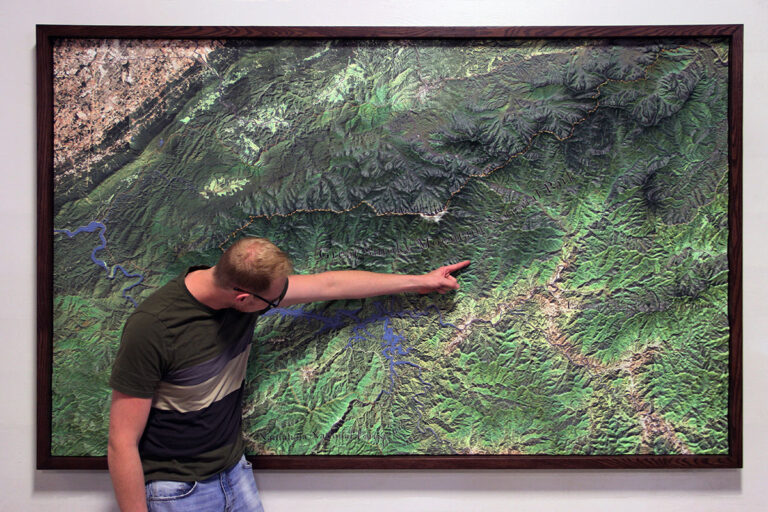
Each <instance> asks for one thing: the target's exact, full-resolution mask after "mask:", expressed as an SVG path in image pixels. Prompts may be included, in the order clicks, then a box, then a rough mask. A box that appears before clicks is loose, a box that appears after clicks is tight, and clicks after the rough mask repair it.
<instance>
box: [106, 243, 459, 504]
mask: <svg viewBox="0 0 768 512" xmlns="http://www.w3.org/2000/svg"><path fill="white" fill-rule="evenodd" d="M468 264H469V261H463V262H461V263H456V264H454V265H449V266H445V267H440V268H438V269H436V270H434V271H432V272H430V273H428V274H423V275H415V276H412V275H403V274H377V273H372V272H364V271H357V270H344V271H332V272H324V273H320V274H311V275H295V274H293V266H292V264H291V261H290V259H289V258H288V256H287V255H286V254H285V253H284V252H283V251H281V250H280V249H278V248H277V247H276V246H274V245H273V244H272V243H271V242H269V241H268V240H266V239H263V238H242V239H240V240H238V241H237V242H235V243H234V244H233V245H232V246H231V247H229V248H228V249H227V250H226V251H225V252H224V253H223V254H222V256H221V258H220V259H219V261H218V262H217V263H216V266H214V267H192V268H190V269H189V270H188V271H187V272H186V273H184V274H183V275H180V276H178V277H177V278H175V279H173V280H171V281H170V282H169V283H168V284H166V285H165V286H163V287H162V288H160V289H159V290H158V291H156V292H155V293H154V294H153V295H151V296H150V297H149V298H147V299H146V300H145V301H144V302H143V303H142V304H141V305H140V306H139V307H138V308H137V310H136V311H135V312H134V313H133V314H132V315H131V317H130V318H129V319H128V321H127V322H126V324H125V327H124V329H123V336H122V340H121V344H120V349H119V351H118V354H117V358H116V361H115V364H114V367H113V370H112V376H111V378H110V386H111V387H112V389H113V392H112V407H111V411H110V424H109V446H108V461H109V471H110V475H111V477H112V483H113V485H114V488H115V495H116V497H117V501H118V504H119V505H120V509H121V510H122V511H123V512H128V511H146V510H147V509H149V510H150V511H166V510H167V511H209V510H211V511H214V510H216V511H218V510H222V511H223V510H226V511H233V512H234V511H238V512H239V511H261V510H263V509H262V506H261V500H260V499H259V495H258V491H257V489H256V484H255V481H254V479H253V472H252V470H251V467H250V464H249V463H248V462H247V461H246V460H245V456H244V450H245V447H244V442H243V439H242V433H241V424H240V423H241V417H242V398H243V385H244V378H245V369H246V366H247V360H248V354H249V351H250V344H251V340H252V338H253V329H254V326H255V324H256V321H257V318H258V316H259V314H261V313H264V312H265V311H267V310H269V309H271V308H274V307H277V306H278V305H280V306H290V305H293V304H299V303H306V302H314V301H323V300H336V299H360V298H365V297H374V296H378V295H390V294H395V293H403V292H417V293H430V292H438V293H445V292H447V291H450V290H455V289H458V288H459V285H458V283H457V281H456V279H455V278H454V277H453V276H452V275H451V273H452V272H454V271H456V270H459V269H461V268H464V267H466V266H467V265H468Z"/></svg>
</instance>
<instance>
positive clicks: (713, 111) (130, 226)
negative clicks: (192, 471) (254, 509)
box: [52, 39, 729, 456]
mask: <svg viewBox="0 0 768 512" xmlns="http://www.w3.org/2000/svg"><path fill="white" fill-rule="evenodd" d="M54 58H55V61H54V62H55V79H54V80H55V83H54V86H55V98H54V108H55V145H56V155H55V178H54V181H55V183H54V186H55V193H54V198H55V199H54V203H55V204H54V209H55V217H54V228H55V229H54V233H53V234H52V236H53V240H54V265H55V267H54V344H53V346H54V371H53V385H52V390H53V450H52V453H53V455H70V456H79V455H104V454H105V452H106V439H107V423H108V408H109V388H108V385H107V381H108V377H109V372H110V368H111V363H112V360H113V358H114V356H115V354H116V351H117V347H118V345H119V339H120V332H121V329H122V325H123V322H124V321H125V319H126V318H127V316H128V315H129V314H130V313H131V312H132V311H133V309H134V307H135V306H136V304H138V303H140V302H141V301H142V300H143V299H144V298H146V297H147V296H149V295H150V294H151V293H152V292H153V291H154V290H156V289H157V288H158V287H160V286H161V285H163V284H164V283H166V282H167V281H168V280H170V279H171V278H172V277H174V276H176V275H178V273H180V272H182V271H183V270H184V269H185V268H186V267H187V266H189V265H192V264H199V263H207V264H213V263H214V262H215V261H216V259H217V257H218V255H219V254H220V253H221V250H222V248H223V247H226V245H227V244H228V243H230V242H231V241H232V240H234V239H236V238H237V237H239V236H242V235H257V236H264V237H267V238H269V239H271V240H273V241H274V242H275V243H276V244H277V245H278V246H280V247H282V248H284V249H286V250H287V251H288V252H289V253H290V254H291V256H292V258H293V260H294V263H295V266H296V269H297V271H298V272H300V273H310V272H321V271H326V270H331V269H345V268H358V269H364V270H370V271H375V272H401V273H423V272H426V271H429V270H431V269H432V268H434V267H437V266H440V265H443V264H447V263H453V262H456V261H459V260H463V259H470V260H472V264H471V266H470V267H468V269H466V271H464V272H463V273H462V274H461V275H460V277H459V279H460V281H461V285H462V288H461V290H459V291H457V292H455V293H451V294H447V295H426V296H421V295H400V296H394V297H379V298H373V299H367V300H363V301H337V302H329V303H317V304H310V305H304V306H301V307H292V308H283V309H276V310H274V311H270V312H269V313H268V314H266V315H264V316H263V317H262V318H261V319H260V321H259V322H258V324H257V328H256V332H255V344H254V349H253V352H252V358H251V361H250V367H249V374H248V389H247V400H246V404H245V418H244V420H245V421H244V430H245V436H246V439H247V442H248V445H249V450H250V452H251V453H254V454H263V455H398V454H415V455H422V454H424V455H426V454H454V455H462V454H575V455H619V454H727V453H728V442H727V434H728V431H727V404H728V348H729V327H728V325H729V324H728V317H727V306H728V290H727V283H728V261H727V240H728V165H727V136H728V128H727V119H726V112H727V93H728V47H727V44H725V43H724V42H722V41H720V40H711V39H707V40H691V39H686V40H671V39H665V40H655V41H651V40H647V39H645V40H643V41H640V42H639V41H636V40H613V41H600V40H584V41H580V40H552V41H545V40H527V41H519V40H507V41H504V40H496V41H450V42H445V41H442V42H441V41H430V40H418V41H403V40H397V41H387V40H376V41H368V40H344V41H316V40H299V41H297V40H291V41H282V40H274V41H263V40H262V41H152V40H148V41H138V40H120V41H116V40H108V41H105V40H64V41H63V42H61V43H60V44H58V45H57V46H56V48H55V53H54Z"/></svg>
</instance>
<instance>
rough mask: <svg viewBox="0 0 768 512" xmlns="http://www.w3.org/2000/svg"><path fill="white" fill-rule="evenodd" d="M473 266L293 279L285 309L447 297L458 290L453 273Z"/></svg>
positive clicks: (463, 264) (337, 273)
mask: <svg viewBox="0 0 768 512" xmlns="http://www.w3.org/2000/svg"><path fill="white" fill-rule="evenodd" d="M467 265H469V260H466V261H462V262H460V263H454V264H453V265H446V266H444V267H440V268H437V269H435V270H433V271H432V272H430V273H428V274H422V275H407V274H379V273H375V272H366V271H363V270H336V271H330V272H322V273H320V274H309V275H300V274H296V275H292V276H290V278H289V282H290V284H289V285H288V291H287V292H286V294H285V298H284V299H283V301H282V302H281V305H283V306H290V305H292V304H301V303H305V302H315V301H321V300H337V299H363V298H366V297H377V296H379V295H392V294H397V293H408V292H414V293H432V292H437V293H446V292H448V291H450V290H458V289H459V283H458V281H456V278H455V277H454V276H453V275H451V274H452V273H454V272H456V271H458V270H461V269H463V268H464V267H466V266H467Z"/></svg>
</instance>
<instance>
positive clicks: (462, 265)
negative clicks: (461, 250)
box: [445, 260, 470, 274]
mask: <svg viewBox="0 0 768 512" xmlns="http://www.w3.org/2000/svg"><path fill="white" fill-rule="evenodd" d="M469 263H470V261H469V260H464V261H460V262H458V263H454V264H453V265H446V267H445V272H446V273H447V274H452V273H453V272H456V271H457V270H461V269H463V268H465V267H466V266H467V265H469Z"/></svg>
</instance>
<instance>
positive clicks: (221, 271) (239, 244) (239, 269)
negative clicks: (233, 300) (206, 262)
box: [213, 237, 293, 293]
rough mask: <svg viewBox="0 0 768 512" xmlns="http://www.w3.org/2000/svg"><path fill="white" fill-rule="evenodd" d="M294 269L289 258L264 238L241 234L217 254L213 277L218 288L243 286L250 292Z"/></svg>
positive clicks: (268, 285)
mask: <svg viewBox="0 0 768 512" xmlns="http://www.w3.org/2000/svg"><path fill="white" fill-rule="evenodd" d="M292 273H293V263H291V259H290V258H289V257H288V255H287V254H285V253H284V252H283V251H281V250H280V249H279V248H278V247H277V246H276V245H275V244H273V243H272V242H270V241H269V240H267V239H266V238H258V237H244V238H240V239H239V240H237V241H236V242H235V243H233V244H232V245H231V246H229V248H227V250H226V251H224V253H223V254H222V255H221V258H219V261H218V263H216V266H215V267H214V269H213V278H214V280H215V281H216V285H217V286H219V287H220V288H242V289H244V290H247V291H249V292H256V293H258V292H263V291H265V290H267V289H269V287H270V285H271V284H272V280H273V279H275V278H283V277H287V276H288V275H290V274H292Z"/></svg>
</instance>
